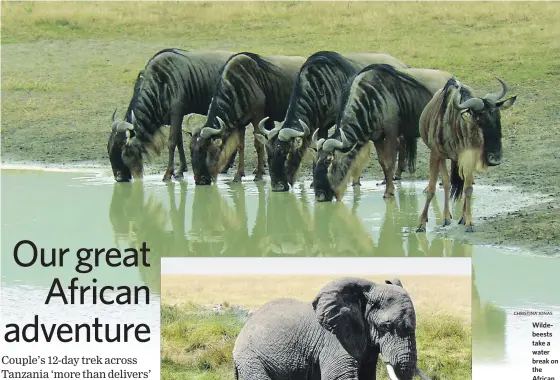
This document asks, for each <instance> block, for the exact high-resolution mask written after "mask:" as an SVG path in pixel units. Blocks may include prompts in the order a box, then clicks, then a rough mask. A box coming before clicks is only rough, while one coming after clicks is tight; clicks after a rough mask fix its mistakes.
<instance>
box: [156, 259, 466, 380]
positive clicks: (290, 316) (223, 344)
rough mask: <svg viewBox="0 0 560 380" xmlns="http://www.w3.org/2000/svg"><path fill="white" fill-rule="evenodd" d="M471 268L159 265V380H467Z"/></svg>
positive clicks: (450, 262)
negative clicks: (415, 379) (160, 379)
mask: <svg viewBox="0 0 560 380" xmlns="http://www.w3.org/2000/svg"><path fill="white" fill-rule="evenodd" d="M471 273H472V266H471V259H470V258H175V257H174V258H162V259H161V378H162V379H200V380H284V379H290V380H296V379H302V380H336V379H349V380H350V379H356V380H357V379H360V380H361V379H367V380H370V379H371V380H372V379H378V380H379V379H391V380H396V379H398V380H410V379H413V378H418V379H420V378H421V379H433V380H435V379H446V380H466V379H472V368H471V366H472V351H471V348H472V344H471V336H472V333H471V294H472V291H471V290H472V275H471Z"/></svg>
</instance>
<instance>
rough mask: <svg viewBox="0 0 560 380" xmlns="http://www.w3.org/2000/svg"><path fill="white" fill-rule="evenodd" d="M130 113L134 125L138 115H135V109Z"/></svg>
mask: <svg viewBox="0 0 560 380" xmlns="http://www.w3.org/2000/svg"><path fill="white" fill-rule="evenodd" d="M130 114H131V115H132V120H131V121H132V125H134V124H136V116H134V111H130Z"/></svg>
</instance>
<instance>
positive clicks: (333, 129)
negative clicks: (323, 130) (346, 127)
mask: <svg viewBox="0 0 560 380" xmlns="http://www.w3.org/2000/svg"><path fill="white" fill-rule="evenodd" d="M335 131H336V124H335V125H333V126H332V127H330V128H329V130H328V131H327V136H332V135H334V132H335Z"/></svg>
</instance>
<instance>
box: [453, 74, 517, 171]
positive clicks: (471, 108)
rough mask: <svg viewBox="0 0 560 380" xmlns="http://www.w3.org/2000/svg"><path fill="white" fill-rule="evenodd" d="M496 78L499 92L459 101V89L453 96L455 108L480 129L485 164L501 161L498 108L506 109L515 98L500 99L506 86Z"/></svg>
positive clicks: (500, 129)
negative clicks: (468, 117)
mask: <svg viewBox="0 0 560 380" xmlns="http://www.w3.org/2000/svg"><path fill="white" fill-rule="evenodd" d="M496 79H497V80H498V81H499V82H500V84H501V85H502V89H501V91H500V92H497V93H490V94H487V95H486V96H485V97H483V98H477V97H472V98H470V99H467V100H465V101H464V102H462V103H459V101H460V99H459V98H460V91H457V92H456V95H455V97H454V98H453V105H454V106H455V108H456V109H458V110H461V111H463V112H464V113H467V114H468V115H469V116H470V121H471V122H472V123H473V124H474V125H476V126H477V127H478V128H480V130H481V131H482V135H483V138H484V147H483V152H482V157H481V158H482V160H483V162H484V164H485V165H487V166H496V165H499V164H501V162H502V125H501V117H500V110H506V109H508V108H509V107H511V106H512V105H513V103H515V100H516V99H517V95H516V96H512V97H510V98H508V99H506V100H500V99H502V98H503V97H504V96H505V95H506V93H507V90H508V88H507V85H506V84H505V83H504V81H502V80H501V79H500V78H496ZM463 117H465V115H463Z"/></svg>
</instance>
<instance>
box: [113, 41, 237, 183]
mask: <svg viewBox="0 0 560 380" xmlns="http://www.w3.org/2000/svg"><path fill="white" fill-rule="evenodd" d="M232 54H233V53H230V52H225V51H186V50H181V49H175V48H171V49H165V50H161V51H159V52H158V53H156V54H155V55H154V56H153V57H152V58H151V59H150V60H149V61H148V63H147V64H146V66H145V68H144V70H142V71H141V72H140V74H139V75H138V77H137V79H136V82H135V84H134V94H133V96H132V99H131V101H130V104H129V106H128V110H127V112H126V117H125V120H123V121H120V120H117V118H116V116H115V115H116V110H115V112H114V113H113V118H112V128H111V135H110V136H109V142H108V144H107V151H108V153H109V160H110V161H111V167H112V169H113V175H114V177H115V179H116V180H117V181H119V182H121V181H130V180H131V179H132V177H141V176H142V172H143V166H144V159H145V158H149V156H151V155H153V154H159V153H160V152H161V149H162V147H163V145H164V136H163V133H162V128H163V127H164V126H165V125H170V126H171V128H170V132H169V138H168V146H169V162H168V165H167V170H166V172H165V175H164V177H163V180H164V181H166V180H169V179H171V177H172V176H173V175H174V174H175V177H176V178H182V177H183V172H185V171H187V160H186V157H185V150H184V147H183V136H182V127H181V125H182V122H183V117H184V116H185V115H188V114H192V113H195V114H200V115H206V113H207V111H208V106H209V105H210V101H211V99H212V94H213V91H214V88H215V86H216V83H217V81H218V78H219V73H220V69H221V67H222V66H223V65H224V64H225V62H226V61H227V59H228V58H229V57H230V56H231V55H232ZM176 147H177V148H178V150H179V158H180V166H179V169H178V171H177V173H174V156H175V148H176ZM230 164H232V163H231V162H230Z"/></svg>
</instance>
